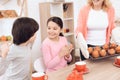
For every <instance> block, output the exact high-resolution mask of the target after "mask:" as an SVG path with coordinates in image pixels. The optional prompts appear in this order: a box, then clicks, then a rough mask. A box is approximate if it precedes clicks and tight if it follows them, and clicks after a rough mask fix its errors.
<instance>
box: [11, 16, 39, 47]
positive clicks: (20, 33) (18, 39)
mask: <svg viewBox="0 0 120 80" xmlns="http://www.w3.org/2000/svg"><path fill="white" fill-rule="evenodd" d="M38 29H39V25H38V23H37V22H36V21H35V20H34V19H32V18H28V17H21V18H18V19H16V20H15V21H14V23H13V28H12V35H13V43H14V44H16V45H19V44H21V43H24V42H26V41H28V40H29V39H30V38H31V37H32V36H33V35H34V34H35V32H36V31H37V30H38Z"/></svg>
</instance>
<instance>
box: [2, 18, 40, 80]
mask: <svg viewBox="0 0 120 80" xmlns="http://www.w3.org/2000/svg"><path fill="white" fill-rule="evenodd" d="M38 29H39V25H38V23H37V22H36V21H35V20H34V19H32V18H28V17H21V18H18V19H16V20H15V22H14V24H13V28H12V36H13V44H12V45H11V46H10V48H9V51H8V54H7V55H6V56H4V55H5V54H6V53H7V51H5V49H4V48H5V46H4V47H2V48H3V49H1V50H2V54H3V56H2V57H4V60H3V61H6V62H9V66H8V68H7V70H6V71H5V73H4V74H3V75H2V76H1V77H0V80H30V63H31V47H32V45H31V44H33V42H34V40H35V37H36V32H37V31H38ZM6 48H7V46H6Z"/></svg>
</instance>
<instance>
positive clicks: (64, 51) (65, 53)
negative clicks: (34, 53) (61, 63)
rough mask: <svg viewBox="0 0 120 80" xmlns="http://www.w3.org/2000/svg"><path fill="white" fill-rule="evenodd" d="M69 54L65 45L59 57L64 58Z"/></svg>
mask: <svg viewBox="0 0 120 80" xmlns="http://www.w3.org/2000/svg"><path fill="white" fill-rule="evenodd" d="M67 54H69V48H68V46H67V45H65V46H64V47H62V48H61V50H60V53H59V56H60V58H61V57H64V56H65V55H67Z"/></svg>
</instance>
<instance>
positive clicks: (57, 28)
mask: <svg viewBox="0 0 120 80" xmlns="http://www.w3.org/2000/svg"><path fill="white" fill-rule="evenodd" d="M47 26H48V27H47V34H48V37H47V38H46V39H45V40H44V41H43V43H42V53H43V59H44V63H45V67H46V72H51V71H56V70H58V69H60V68H63V67H65V66H67V62H70V61H71V60H72V57H71V54H70V52H71V51H72V49H73V48H72V47H71V45H68V42H67V39H66V38H65V37H64V36H63V35H62V33H61V31H62V28H63V22H62V20H61V19H60V18H59V17H51V18H49V19H48V21H47Z"/></svg>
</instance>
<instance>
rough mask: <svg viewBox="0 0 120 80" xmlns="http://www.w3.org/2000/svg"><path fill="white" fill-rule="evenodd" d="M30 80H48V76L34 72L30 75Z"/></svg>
mask: <svg viewBox="0 0 120 80" xmlns="http://www.w3.org/2000/svg"><path fill="white" fill-rule="evenodd" d="M32 80H48V76H47V75H46V74H45V73H43V72H36V73H33V74H32Z"/></svg>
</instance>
